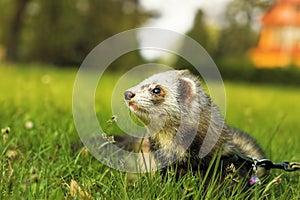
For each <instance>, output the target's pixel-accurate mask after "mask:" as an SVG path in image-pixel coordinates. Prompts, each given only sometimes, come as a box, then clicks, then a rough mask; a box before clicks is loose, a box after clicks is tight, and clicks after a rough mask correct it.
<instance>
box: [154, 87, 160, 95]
mask: <svg viewBox="0 0 300 200" xmlns="http://www.w3.org/2000/svg"><path fill="white" fill-rule="evenodd" d="M152 93H153V94H160V93H161V89H160V88H158V87H156V88H154V89H153V90H152Z"/></svg>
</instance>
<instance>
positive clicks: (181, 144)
mask: <svg viewBox="0 0 300 200" xmlns="http://www.w3.org/2000/svg"><path fill="white" fill-rule="evenodd" d="M124 95H125V101H126V104H127V106H128V107H129V108H130V110H131V112H132V113H133V114H135V115H136V116H137V117H138V118H139V119H140V120H141V121H142V122H143V123H144V124H145V127H146V128H147V130H148V132H149V134H150V138H149V142H150V150H151V151H152V152H156V154H155V159H156V162H158V163H159V164H161V165H162V166H166V165H168V164H170V163H172V162H174V161H175V162H176V163H177V164H178V168H179V170H180V171H182V172H185V171H186V170H188V168H191V169H192V170H198V169H199V168H200V170H201V169H203V171H205V169H207V167H208V165H209V163H210V162H211V160H212V158H213V156H214V154H215V153H217V152H220V151H221V159H223V160H224V162H223V164H224V165H226V166H224V167H225V168H226V167H228V166H227V165H230V164H234V165H235V168H236V169H238V168H241V169H240V170H241V172H240V174H241V175H242V176H244V175H245V173H247V171H250V170H251V166H249V164H248V165H247V164H246V165H245V166H243V164H244V160H242V159H240V157H239V156H245V157H255V158H257V159H262V158H264V157H265V155H264V153H263V151H262V149H261V148H260V147H259V145H258V144H257V143H256V142H255V141H254V139H252V138H251V137H250V136H249V135H247V134H245V133H243V132H242V131H239V130H237V129H235V128H232V127H231V126H229V125H227V124H226V123H225V120H224V118H223V117H222V116H221V114H220V112H219V110H218V108H217V107H216V105H215V104H214V103H213V102H212V100H211V98H210V97H209V96H208V95H207V94H206V93H205V91H204V88H203V87H202V85H201V83H200V81H199V79H198V78H197V77H196V76H194V75H192V74H191V73H190V72H189V71H187V70H171V71H166V72H162V73H159V74H155V75H153V76H151V77H150V78H148V79H146V80H144V81H143V82H141V83H140V84H138V85H137V86H135V87H132V88H130V89H128V90H127V91H126V92H125V93H124ZM258 172H259V173H258V174H257V176H258V177H262V176H263V175H264V174H265V172H264V170H263V169H259V171H258Z"/></svg>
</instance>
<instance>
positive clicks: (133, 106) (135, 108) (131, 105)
mask: <svg viewBox="0 0 300 200" xmlns="http://www.w3.org/2000/svg"><path fill="white" fill-rule="evenodd" d="M128 107H129V109H130V110H131V111H132V112H137V111H138V110H139V107H138V106H137V105H136V103H135V102H134V101H129V102H128Z"/></svg>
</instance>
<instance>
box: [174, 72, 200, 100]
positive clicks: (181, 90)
mask: <svg viewBox="0 0 300 200" xmlns="http://www.w3.org/2000/svg"><path fill="white" fill-rule="evenodd" d="M178 95H179V96H178V98H179V101H180V102H182V103H189V102H191V101H192V100H193V99H194V97H195V96H196V83H195V82H194V81H193V80H192V79H190V78H186V77H183V78H180V79H179V85H178Z"/></svg>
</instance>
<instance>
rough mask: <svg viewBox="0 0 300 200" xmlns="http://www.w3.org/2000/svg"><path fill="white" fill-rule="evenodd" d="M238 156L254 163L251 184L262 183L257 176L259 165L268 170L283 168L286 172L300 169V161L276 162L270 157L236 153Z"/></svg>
mask: <svg viewBox="0 0 300 200" xmlns="http://www.w3.org/2000/svg"><path fill="white" fill-rule="evenodd" d="M236 156H237V157H239V158H240V159H242V160H244V161H246V162H248V163H249V164H250V163H252V177H251V178H250V180H249V184H250V185H254V184H256V183H260V180H259V178H258V177H257V176H256V175H257V173H258V167H262V168H265V169H266V170H270V169H281V170H284V171H286V172H294V171H297V170H300V163H299V162H287V161H283V162H280V163H274V162H272V161H271V160H269V159H257V158H251V157H247V156H244V155H241V154H239V153H236Z"/></svg>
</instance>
